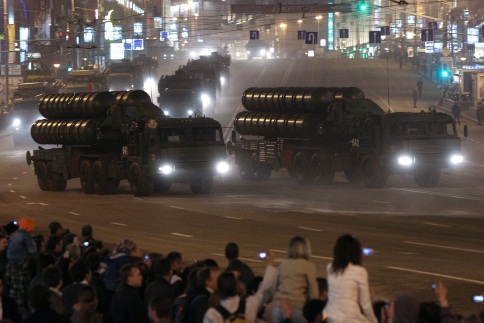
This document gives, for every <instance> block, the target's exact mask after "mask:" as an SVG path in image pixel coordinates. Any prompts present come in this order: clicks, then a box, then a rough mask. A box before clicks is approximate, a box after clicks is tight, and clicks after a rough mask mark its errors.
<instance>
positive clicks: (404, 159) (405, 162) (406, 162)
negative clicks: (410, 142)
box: [397, 156, 413, 166]
mask: <svg viewBox="0 0 484 323" xmlns="http://www.w3.org/2000/svg"><path fill="white" fill-rule="evenodd" d="M397 162H398V165H401V166H410V165H412V164H413V158H412V157H410V156H400V157H398V159H397Z"/></svg>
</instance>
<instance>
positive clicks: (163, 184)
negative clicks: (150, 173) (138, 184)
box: [154, 178, 171, 193]
mask: <svg viewBox="0 0 484 323" xmlns="http://www.w3.org/2000/svg"><path fill="white" fill-rule="evenodd" d="M170 188H171V182H168V181H166V180H164V179H161V178H159V179H157V180H155V183H154V191H155V192H160V193H167V192H168V191H169V190H170Z"/></svg>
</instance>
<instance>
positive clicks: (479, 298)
mask: <svg viewBox="0 0 484 323" xmlns="http://www.w3.org/2000/svg"><path fill="white" fill-rule="evenodd" d="M472 301H473V302H474V303H484V295H474V296H472Z"/></svg>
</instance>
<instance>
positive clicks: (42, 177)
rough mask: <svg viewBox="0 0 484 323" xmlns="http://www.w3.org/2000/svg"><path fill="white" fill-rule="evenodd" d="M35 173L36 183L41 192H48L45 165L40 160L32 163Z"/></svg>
mask: <svg viewBox="0 0 484 323" xmlns="http://www.w3.org/2000/svg"><path fill="white" fill-rule="evenodd" d="M34 168H35V173H36V174H37V183H38V184H39V188H40V189H41V190H42V191H50V183H49V178H48V171H47V164H46V163H45V162H43V161H41V160H39V161H37V162H35V163H34Z"/></svg>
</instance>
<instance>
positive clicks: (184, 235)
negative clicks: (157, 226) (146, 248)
mask: <svg viewBox="0 0 484 323" xmlns="http://www.w3.org/2000/svg"><path fill="white" fill-rule="evenodd" d="M171 234H173V235H174V236H179V237H185V238H193V236H191V235H188V234H183V233H176V232H172V233H171Z"/></svg>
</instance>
